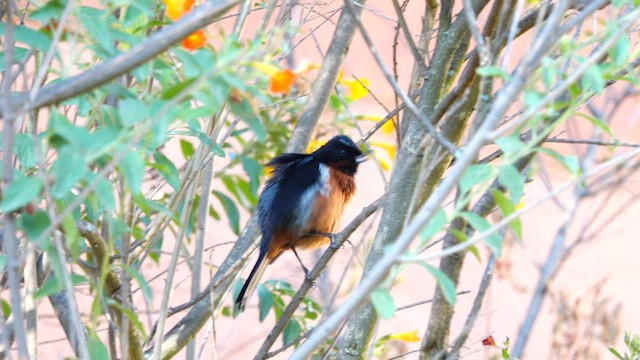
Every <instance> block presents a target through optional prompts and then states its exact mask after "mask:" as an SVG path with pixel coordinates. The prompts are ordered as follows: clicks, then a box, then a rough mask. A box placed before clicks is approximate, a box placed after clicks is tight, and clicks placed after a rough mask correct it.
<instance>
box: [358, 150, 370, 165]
mask: <svg viewBox="0 0 640 360" xmlns="http://www.w3.org/2000/svg"><path fill="white" fill-rule="evenodd" d="M369 155H371V151H368V152H366V153H364V154H362V155H360V156H358V157H356V164H360V163H362V162H365V161H367V160H369Z"/></svg>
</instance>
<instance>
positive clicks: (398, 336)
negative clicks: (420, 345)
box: [389, 330, 420, 342]
mask: <svg viewBox="0 0 640 360" xmlns="http://www.w3.org/2000/svg"><path fill="white" fill-rule="evenodd" d="M389 338H390V339H393V340H400V341H404V342H418V341H420V338H419V337H418V330H414V331H407V332H401V333H395V334H391V335H389Z"/></svg>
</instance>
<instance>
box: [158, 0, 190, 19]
mask: <svg viewBox="0 0 640 360" xmlns="http://www.w3.org/2000/svg"><path fill="white" fill-rule="evenodd" d="M194 2H195V0H164V3H165V4H166V6H167V9H166V13H167V16H168V17H169V19H171V20H173V21H176V20H178V19H180V18H181V17H182V15H184V14H185V13H187V12H189V11H191V8H192V7H193V3H194Z"/></svg>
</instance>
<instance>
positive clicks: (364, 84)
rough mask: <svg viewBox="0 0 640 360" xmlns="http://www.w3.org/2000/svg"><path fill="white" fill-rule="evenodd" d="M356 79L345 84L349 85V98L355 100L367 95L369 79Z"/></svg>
mask: <svg viewBox="0 0 640 360" xmlns="http://www.w3.org/2000/svg"><path fill="white" fill-rule="evenodd" d="M359 80H360V81H358V80H351V81H349V83H348V84H347V86H348V87H349V93H350V94H351V98H352V99H353V100H354V101H355V100H359V99H362V98H363V97H365V96H367V95H369V80H368V79H365V78H362V79H359Z"/></svg>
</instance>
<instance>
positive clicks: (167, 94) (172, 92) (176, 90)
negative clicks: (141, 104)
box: [161, 78, 197, 100]
mask: <svg viewBox="0 0 640 360" xmlns="http://www.w3.org/2000/svg"><path fill="white" fill-rule="evenodd" d="M196 80H197V78H190V79H187V80H185V81H180V82H178V83H177V84H172V85H171V86H170V87H169V88H167V89H165V90H164V91H163V92H162V95H161V98H162V99H164V100H171V99H172V98H174V97H175V96H176V95H178V94H180V93H181V92H182V91H183V90H185V89H186V88H187V87H189V86H190V85H191V84H193V83H194V82H195V81H196Z"/></svg>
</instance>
